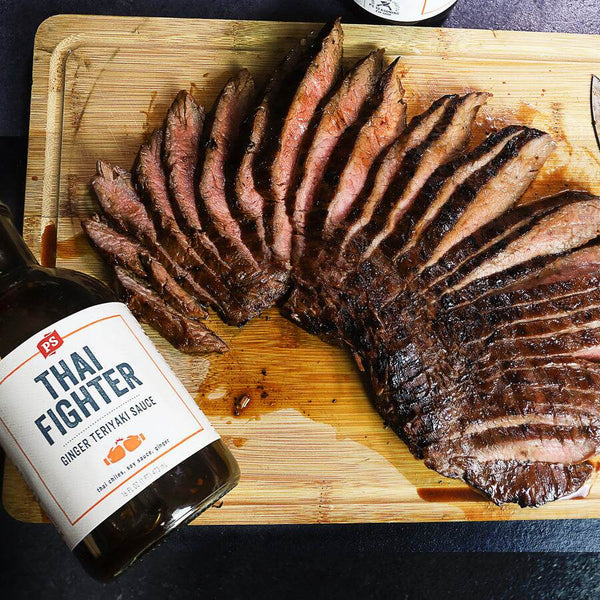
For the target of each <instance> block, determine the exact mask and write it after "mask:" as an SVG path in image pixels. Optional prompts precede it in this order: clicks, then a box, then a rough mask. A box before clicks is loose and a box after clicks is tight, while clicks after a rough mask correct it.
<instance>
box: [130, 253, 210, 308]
mask: <svg viewBox="0 0 600 600" xmlns="http://www.w3.org/2000/svg"><path fill="white" fill-rule="evenodd" d="M140 260H141V261H142V263H143V264H144V267H145V269H146V275H147V277H148V281H149V282H150V283H151V284H152V287H153V288H154V290H155V291H156V293H157V294H158V295H159V296H161V297H162V298H164V300H165V302H167V304H169V305H170V306H171V307H173V308H174V309H175V310H178V311H179V312H181V313H182V314H184V315H186V316H187V317H189V318H191V319H206V317H208V313H207V312H206V310H205V309H204V307H203V306H202V305H201V304H200V303H199V302H198V301H197V300H196V298H195V297H194V296H192V295H191V294H189V293H188V292H186V291H185V290H184V289H183V288H182V287H181V286H180V285H179V284H178V283H177V281H175V279H173V277H171V275H170V274H169V272H168V271H167V269H166V268H165V267H164V266H163V265H162V264H161V263H160V262H159V261H157V260H155V259H153V258H152V257H151V256H150V255H149V254H142V255H140Z"/></svg>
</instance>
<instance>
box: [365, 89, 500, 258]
mask: <svg viewBox="0 0 600 600" xmlns="http://www.w3.org/2000/svg"><path fill="white" fill-rule="evenodd" d="M488 97H489V94H484V93H478V92H474V93H471V94H467V95H466V96H462V97H460V98H455V99H453V100H451V102H450V103H449V104H448V107H447V109H446V113H445V115H444V119H443V120H442V121H441V122H439V123H438V124H437V125H436V127H435V128H434V129H433V131H432V132H431V134H430V135H429V136H428V138H427V139H426V141H425V142H423V143H422V144H421V145H420V146H417V147H416V148H414V149H412V150H411V151H410V152H409V153H407V155H406V156H405V157H404V160H403V162H402V171H401V173H400V181H397V182H394V184H392V186H391V190H392V191H393V192H394V193H393V195H392V196H391V197H390V196H389V195H388V197H389V200H388V201H387V202H386V199H385V198H384V200H383V202H381V203H380V204H379V205H378V206H377V209H376V211H375V215H374V217H375V219H371V221H370V223H369V225H370V226H371V224H373V225H376V224H378V223H383V227H382V228H381V229H380V231H379V232H378V233H376V234H375V235H374V236H373V237H372V238H371V236H370V235H369V233H370V232H369V233H368V234H367V238H368V239H370V240H371V241H370V244H369V246H368V247H367V249H366V251H365V252H364V254H363V260H364V259H368V258H369V257H370V256H371V254H373V252H374V251H375V249H376V248H377V247H378V246H379V244H380V243H381V242H382V241H383V240H384V239H386V238H387V237H388V236H389V235H390V234H391V233H393V231H394V230H395V228H396V226H397V224H398V222H399V220H400V218H401V217H402V215H403V214H404V213H405V212H406V210H407V209H408V207H409V206H410V205H411V204H412V202H413V201H414V199H415V198H416V196H417V194H418V193H419V191H420V190H421V188H422V187H423V184H424V183H425V182H426V181H427V179H428V178H429V177H430V176H431V175H432V174H433V172H434V171H435V170H436V169H437V168H438V167H440V166H441V165H443V164H444V163H446V162H448V161H450V160H451V159H452V158H454V157H455V156H456V155H457V154H458V153H459V152H461V151H462V150H463V149H464V147H465V146H466V144H467V142H468V140H469V137H470V135H471V129H472V127H473V123H474V121H475V117H476V116H477V111H478V110H479V108H480V107H481V106H482V105H483V104H485V102H486V101H487V99H488Z"/></svg>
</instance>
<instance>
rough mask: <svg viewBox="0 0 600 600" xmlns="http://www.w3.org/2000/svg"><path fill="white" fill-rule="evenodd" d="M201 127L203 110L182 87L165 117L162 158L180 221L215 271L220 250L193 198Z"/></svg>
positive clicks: (218, 264)
mask: <svg viewBox="0 0 600 600" xmlns="http://www.w3.org/2000/svg"><path fill="white" fill-rule="evenodd" d="M203 127H204V110H203V109H202V107H200V106H198V105H197V104H196V102H195V100H194V98H193V97H192V95H191V94H189V93H188V92H186V91H185V90H181V91H180V92H179V93H178V94H177V96H176V98H175V100H174V101H173V103H172V104H171V106H170V108H169V111H168V112H167V118H166V120H165V133H164V145H163V158H164V163H165V171H166V175H167V181H168V185H169V191H170V195H171V199H172V202H173V208H174V212H175V216H176V217H177V218H178V219H179V225H180V226H181V228H182V229H183V230H184V231H185V232H186V233H188V234H189V235H190V236H191V238H192V241H193V245H194V249H195V250H196V252H197V253H198V254H199V255H200V256H201V257H202V260H203V262H205V263H206V264H207V265H210V266H212V267H213V268H214V269H215V270H217V272H218V271H219V270H220V269H223V268H225V265H224V264H223V262H222V261H220V260H219V258H220V257H219V252H218V250H217V249H216V247H215V245H214V244H213V243H212V241H211V240H210V239H209V238H208V236H207V235H206V233H205V232H204V229H203V226H202V222H201V221H200V215H199V213H198V206H197V202H196V193H195V188H196V185H195V181H196V177H197V174H196V165H197V164H198V158H199V149H200V139H201V135H202V130H203Z"/></svg>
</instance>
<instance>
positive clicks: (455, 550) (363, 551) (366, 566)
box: [0, 0, 600, 600]
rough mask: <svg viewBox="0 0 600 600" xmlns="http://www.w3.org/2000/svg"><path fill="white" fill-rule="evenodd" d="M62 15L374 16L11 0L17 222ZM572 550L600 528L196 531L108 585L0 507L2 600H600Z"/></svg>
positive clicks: (459, 12)
mask: <svg viewBox="0 0 600 600" xmlns="http://www.w3.org/2000/svg"><path fill="white" fill-rule="evenodd" d="M58 13H104V14H115V15H144V16H172V17H207V18H208V17H213V18H246V19H267V20H275V19H276V20H297V21H314V22H317V21H324V20H327V19H330V18H332V17H334V16H336V15H341V16H342V17H343V19H344V20H345V21H346V22H369V16H368V15H366V14H365V13H362V12H361V11H360V10H358V9H355V8H354V5H353V4H352V2H351V1H350V0H347V1H346V0H302V1H301V2H298V1H297V0H287V1H285V0H212V1H210V0H119V1H115V2H99V1H98V0H96V1H93V2H92V1H90V0H86V1H76V0H62V1H61V0H47V1H45V2H41V1H40V2H23V1H18V0H0V64H1V65H2V69H1V70H0V90H1V92H0V164H1V165H2V168H1V169H0V191H1V196H0V199H1V200H3V201H5V202H8V204H9V205H10V206H11V207H12V208H13V210H14V211H15V213H16V216H17V220H19V221H20V216H21V213H22V204H23V189H24V168H25V153H26V144H27V142H26V133H27V118H28V107H29V91H30V90H29V86H30V81H31V54H32V48H33V37H34V35H35V31H36V29H37V27H38V25H39V24H40V23H41V21H42V20H43V19H45V18H46V17H48V16H50V15H53V14H58ZM446 26H450V27H469V28H494V29H518V30H532V31H534V30H535V31H563V32H573V33H600V2H599V0H579V1H573V0H520V1H518V2H515V1H514V0H459V2H458V4H457V5H456V6H455V8H454V10H453V12H452V13H451V15H450V17H449V18H448V20H447V21H446ZM598 43H600V40H599V42H598ZM599 70H600V65H599ZM1 334H2V333H1V332H0V335H1ZM476 552H489V553H490V554H476ZM503 552H514V553H515V554H500V553H503ZM525 552H527V554H526V553H525ZM574 552H589V553H596V552H600V522H598V521H595V520H581V521H576V520H574V521H542V522H513V523H432V524H389V525H367V524H365V525H347V526H277V527H256V526H252V527H186V528H184V529H183V530H182V531H180V532H177V533H176V534H175V535H174V536H173V538H172V539H171V540H169V542H167V543H165V544H164V545H162V546H160V547H159V548H157V549H156V550H155V551H153V552H152V553H151V554H150V555H148V556H147V557H146V558H145V559H144V560H143V561H142V562H141V563H139V564H138V565H137V566H135V567H134V568H132V569H131V570H130V571H129V572H127V573H126V574H125V575H124V576H122V577H121V578H120V579H118V580H117V581H116V582H114V583H112V584H109V585H103V586H101V585H99V584H97V583H95V582H94V581H92V580H90V579H89V578H88V577H86V576H85V575H84V574H83V573H82V572H81V570H80V567H79V566H78V565H77V563H76V562H75V560H74V559H73V558H72V557H71V556H70V553H69V552H68V550H67V549H66V547H65V546H64V545H63V543H62V541H61V540H60V538H59V537H58V535H57V534H56V532H55V531H54V530H53V528H52V527H51V526H49V525H31V524H22V523H18V522H16V521H14V520H12V519H11V518H10V517H9V516H8V515H7V514H6V513H5V512H4V510H3V509H2V508H0V599H4V598H7V599H8V598H10V599H20V598H23V599H30V598H40V599H42V600H45V599H55V598H56V599H61V600H62V599H76V600H83V599H84V598H92V599H94V600H95V599H104V598H110V599H113V598H114V599H124V600H128V599H135V598H151V599H154V598H157V599H163V598H164V599H165V600H166V599H167V598H169V599H174V598H196V597H198V598H227V599H229V598H279V597H282V596H284V597H286V598H307V597H310V598H338V597H344V598H395V599H404V598H411V599H412V598H436V599H442V598H457V597H461V598H490V599H492V598H493V599H504V598H507V599H508V598H515V599H520V598H536V599H537V598H544V599H545V598H548V599H559V598H561V599H562V598H565V599H567V598H568V599H569V600H575V599H579V598H581V599H588V598H589V599H593V598H598V597H600V571H599V569H598V557H597V555H596V554H572V553H574ZM535 553H538V554H535ZM541 553H543V554H541ZM559 553H560V554H559Z"/></svg>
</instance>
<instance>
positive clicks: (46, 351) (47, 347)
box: [37, 330, 63, 358]
mask: <svg viewBox="0 0 600 600" xmlns="http://www.w3.org/2000/svg"><path fill="white" fill-rule="evenodd" d="M62 345H63V339H62V338H61V337H60V335H58V333H56V330H54V331H53V332H52V333H47V334H46V335H45V336H44V337H43V338H42V339H41V341H40V342H39V343H38V345H37V348H38V350H39V351H40V352H41V353H42V356H43V357H44V358H48V357H49V356H50V355H52V354H54V353H55V352H56V351H57V350H58V349H59V348H60V347H61V346H62Z"/></svg>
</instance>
